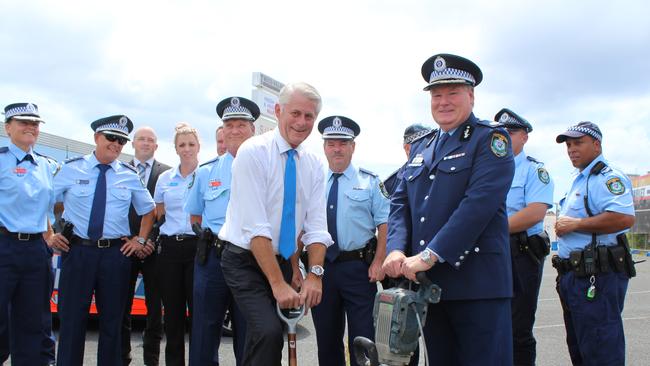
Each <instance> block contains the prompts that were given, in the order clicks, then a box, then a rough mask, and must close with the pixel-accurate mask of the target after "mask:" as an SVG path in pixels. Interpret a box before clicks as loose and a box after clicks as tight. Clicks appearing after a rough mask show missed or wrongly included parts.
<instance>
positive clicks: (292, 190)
mask: <svg viewBox="0 0 650 366" xmlns="http://www.w3.org/2000/svg"><path fill="white" fill-rule="evenodd" d="M295 154H296V150H294V149H291V150H288V151H287V163H286V165H285V167H284V198H283V199H282V221H281V223H280V244H279V246H280V248H279V249H280V254H281V255H282V256H283V257H284V258H285V259H289V257H291V255H293V252H295V251H296V161H295V160H294V159H293V156H294V155H295Z"/></svg>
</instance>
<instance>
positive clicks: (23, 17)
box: [0, 0, 650, 199]
mask: <svg viewBox="0 0 650 366" xmlns="http://www.w3.org/2000/svg"><path fill="white" fill-rule="evenodd" d="M0 14H1V16H2V21H0V54H1V55H2V57H0V70H1V71H0V75H1V79H0V103H1V104H2V105H3V106H4V105H7V104H10V103H14V102H22V101H30V102H33V103H36V104H38V105H39V109H40V112H41V115H42V117H44V118H45V119H46V121H47V123H46V124H45V125H43V127H42V130H43V131H46V132H49V133H53V134H59V135H64V136H66V137H70V138H74V139H78V140H81V141H85V142H89V143H92V130H91V129H90V127H89V124H90V122H92V121H94V120H95V119H98V118H100V117H104V116H108V115H113V114H126V115H128V116H129V117H130V118H131V119H132V120H133V122H134V124H135V125H136V127H137V126H142V125H152V126H154V127H155V128H156V130H157V131H158V134H159V139H160V141H159V142H160V148H159V151H158V155H157V157H158V158H159V159H161V160H163V161H165V162H167V163H171V164H175V163H177V161H178V159H177V156H176V154H175V152H174V150H173V145H172V136H173V129H174V125H175V124H176V123H177V122H179V121H187V122H189V123H190V124H192V125H193V126H195V127H197V128H198V129H199V131H200V133H201V135H202V151H201V155H200V158H201V161H205V160H208V159H209V158H211V157H213V156H214V155H215V142H214V138H213V136H214V129H215V128H216V126H217V125H219V124H220V121H219V119H218V116H217V115H216V113H215V106H216V104H217V103H218V102H219V101H220V100H221V99H223V98H225V97H228V96H231V95H240V96H244V97H249V98H250V97H251V91H252V89H253V87H252V84H251V75H252V73H253V72H254V71H261V72H263V73H265V74H267V75H269V76H271V77H273V78H275V79H277V80H279V81H282V82H285V83H286V82H291V81H306V82H308V83H310V84H312V85H314V86H315V87H316V88H317V89H318V90H319V91H320V93H321V94H322V96H323V110H322V112H321V114H320V116H319V117H320V118H324V117H326V116H329V115H333V114H340V115H345V116H347V117H350V118H352V119H354V120H355V121H356V122H358V123H359V125H360V126H361V135H360V136H359V137H358V139H357V149H356V153H355V156H354V162H355V164H356V165H358V166H363V167H366V168H368V169H371V170H374V171H376V172H377V173H379V174H380V176H382V177H386V176H387V175H388V174H390V173H391V172H392V171H393V170H395V169H396V168H397V167H399V166H400V165H401V164H402V163H403V162H404V160H405V156H404V153H403V151H402V147H401V140H402V133H403V131H404V128H405V127H406V126H408V125H409V124H411V123H414V122H421V123H424V124H429V125H434V122H433V119H432V117H431V114H430V110H429V96H428V94H427V93H426V92H423V91H422V88H423V86H424V85H425V84H426V83H425V81H424V80H423V79H422V77H421V75H420V67H421V65H422V63H423V62H424V61H425V60H426V59H427V58H428V57H430V56H432V55H433V54H435V53H441V52H445V53H456V54H460V55H463V56H465V57H467V58H469V59H471V60H473V61H474V62H476V63H477V64H478V65H479V66H480V67H481V69H482V70H483V74H484V81H483V83H481V85H479V86H478V87H477V88H476V91H475V95H476V105H475V109H474V111H475V113H476V115H477V116H478V117H480V118H483V119H492V118H494V115H495V113H496V112H497V111H498V110H499V109H501V108H502V107H508V108H510V109H512V110H514V111H515V112H517V113H519V114H520V115H522V116H524V117H525V118H527V119H528V120H529V121H530V122H531V123H532V124H533V126H534V131H533V132H532V133H531V135H530V139H529V142H528V144H527V145H526V147H525V151H526V152H527V153H528V155H531V156H534V157H536V158H537V159H538V160H541V161H544V162H545V163H546V166H547V168H548V170H549V171H550V173H551V176H552V177H553V178H554V180H555V182H556V194H555V196H556V199H558V198H559V197H560V196H561V195H562V194H563V192H565V191H566V189H567V188H568V187H567V185H568V184H569V177H570V172H571V171H572V167H571V165H570V163H569V161H568V158H567V157H566V152H565V148H564V146H563V145H558V144H556V143H555V136H556V135H557V134H559V133H561V132H563V131H564V130H565V129H566V127H568V126H569V125H571V124H575V123H577V122H579V121H581V120H590V121H592V122H595V123H597V124H598V125H599V126H600V128H601V130H602V132H603V134H604V144H603V145H604V153H605V156H606V158H608V159H609V160H610V161H612V162H613V163H614V165H616V166H619V167H620V168H622V169H623V170H624V171H626V172H628V173H636V174H645V173H646V172H647V171H649V170H650V159H649V157H650V156H649V152H650V132H649V128H648V127H649V126H650V124H649V122H650V67H649V65H650V62H649V61H648V60H650V22H649V21H648V19H647V16H648V14H650V6H649V5H647V2H644V1H617V2H614V1H600V0H597V1H586V0H584V1H571V2H568V1H554V0H551V1H545V2H527V1H498V0H496V1H490V2H478V1H477V2H472V1H462V0H461V1H459V0H457V1H455V2H441V1H436V0H428V1H415V0H401V1H388V0H383V1H382V0H347V1H339V0H329V1H319V2H312V1H308V0H302V1H243V0H239V1H216V0H205V1H193V0H184V1H136V0H130V1H120V0H113V1H110V2H98V3H95V2H93V1H87V0H85V1H65V0H61V1H55V2H54V1H29V0H26V1H9V0H0ZM320 118H319V119H320ZM307 145H309V148H311V149H313V150H315V151H319V152H320V151H322V144H321V140H320V135H319V134H318V131H317V130H316V128H314V132H313V133H312V136H310V138H309V139H308V141H307ZM130 151H132V150H131V149H130V148H129V149H125V152H130Z"/></svg>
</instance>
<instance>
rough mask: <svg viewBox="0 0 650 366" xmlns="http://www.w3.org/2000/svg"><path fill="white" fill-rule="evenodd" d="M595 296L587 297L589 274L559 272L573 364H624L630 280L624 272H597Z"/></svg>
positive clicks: (600, 365)
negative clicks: (560, 273) (624, 314)
mask: <svg viewBox="0 0 650 366" xmlns="http://www.w3.org/2000/svg"><path fill="white" fill-rule="evenodd" d="M595 279H596V281H595V282H594V285H595V286H596V297H595V298H594V299H593V300H592V301H589V300H587V296H586V295H587V289H588V288H589V286H590V284H589V277H584V278H579V277H576V276H575V273H574V272H568V273H566V274H563V275H560V276H559V277H558V279H557V291H558V294H559V295H560V300H561V301H562V309H563V311H564V326H565V328H566V333H567V337H566V341H567V345H568V347H569V354H570V356H571V362H572V363H573V365H576V366H577V365H582V366H596V365H597V366H614V365H625V334H624V332H623V319H622V317H621V313H622V312H623V304H624V303H625V293H626V292H627V285H628V282H629V279H628V278H627V276H626V275H625V274H623V273H618V272H609V273H604V274H598V275H596V277H595Z"/></svg>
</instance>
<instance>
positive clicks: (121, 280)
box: [52, 115, 155, 366]
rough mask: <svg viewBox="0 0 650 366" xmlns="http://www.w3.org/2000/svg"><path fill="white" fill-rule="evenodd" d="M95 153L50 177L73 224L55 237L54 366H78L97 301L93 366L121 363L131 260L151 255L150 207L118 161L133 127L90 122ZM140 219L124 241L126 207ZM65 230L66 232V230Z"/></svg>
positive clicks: (121, 119) (119, 121)
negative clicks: (57, 328) (147, 240)
mask: <svg viewBox="0 0 650 366" xmlns="http://www.w3.org/2000/svg"><path fill="white" fill-rule="evenodd" d="M91 127H92V129H93V130H94V131H95V136H94V138H95V144H96V147H95V151H94V152H93V153H92V154H88V155H84V156H81V157H78V158H73V159H70V160H68V161H66V162H65V164H63V166H62V167H61V170H60V171H59V173H58V174H57V175H56V176H55V178H54V193H55V196H56V200H57V202H63V205H64V211H63V219H65V221H66V222H67V223H68V225H72V233H71V235H68V237H67V238H66V237H65V236H64V235H62V234H56V235H55V236H54V237H53V238H52V242H53V246H54V247H55V248H57V249H59V250H61V251H63V254H62V261H61V274H60V277H59V317H60V319H61V328H60V333H59V350H58V357H57V364H58V365H59V366H76V365H82V364H83V353H84V340H85V332H86V322H87V319H88V311H89V308H90V302H91V299H92V296H93V293H94V295H95V304H96V306H97V312H98V314H99V344H98V347H97V364H98V365H121V364H122V357H121V345H120V333H121V332H120V329H121V324H122V315H123V312H124V308H125V303H126V296H127V292H128V286H129V275H130V271H131V259H130V258H128V257H130V256H131V255H137V256H138V257H140V258H144V257H145V256H146V255H148V254H151V248H150V247H148V246H145V238H146V237H147V235H148V234H149V231H150V230H151V227H152V224H153V219H154V212H155V211H154V209H155V206H154V202H153V199H152V197H151V195H150V194H149V191H147V188H146V187H144V185H143V184H142V181H141V180H140V177H139V176H138V173H137V171H136V170H135V168H133V167H132V166H130V165H128V164H126V163H123V162H121V161H118V160H117V158H118V157H119V155H120V153H121V152H122V147H123V146H124V145H125V144H126V143H127V141H128V140H129V133H130V132H131V130H132V129H133V124H132V123H131V120H129V118H128V117H126V116H122V115H117V116H111V117H106V118H102V119H99V120H97V121H95V122H93V123H92V124H91ZM131 204H133V207H135V210H136V212H137V213H138V214H139V215H142V216H143V217H142V221H141V227H140V235H139V236H138V237H133V238H131V239H128V237H129V236H130V230H129V221H128V218H129V207H130V205H131ZM64 231H65V229H64Z"/></svg>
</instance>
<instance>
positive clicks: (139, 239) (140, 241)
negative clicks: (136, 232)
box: [135, 236, 147, 246]
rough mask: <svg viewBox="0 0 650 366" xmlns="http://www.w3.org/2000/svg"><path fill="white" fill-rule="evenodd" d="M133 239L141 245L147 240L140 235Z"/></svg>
mask: <svg viewBox="0 0 650 366" xmlns="http://www.w3.org/2000/svg"><path fill="white" fill-rule="evenodd" d="M135 241H137V242H138V244H140V245H142V246H144V244H145V243H146V242H147V240H145V238H143V237H141V236H138V238H137V239H135Z"/></svg>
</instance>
